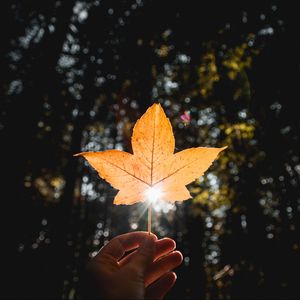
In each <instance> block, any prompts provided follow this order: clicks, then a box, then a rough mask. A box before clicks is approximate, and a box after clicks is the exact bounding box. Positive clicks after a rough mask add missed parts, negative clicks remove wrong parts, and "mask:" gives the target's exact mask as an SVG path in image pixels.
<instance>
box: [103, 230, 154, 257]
mask: <svg viewBox="0 0 300 300" xmlns="http://www.w3.org/2000/svg"><path fill="white" fill-rule="evenodd" d="M151 235H152V236H154V237H155V239H157V237H156V235H154V234H153V233H151ZM148 237H149V233H148V232H146V231H134V232H128V233H124V234H121V235H118V236H116V237H114V238H113V239H112V240H111V241H110V242H108V244H106V245H105V246H104V247H102V248H101V249H100V251H99V253H98V255H102V254H107V255H110V256H112V257H114V258H115V259H116V260H119V259H120V258H122V256H123V255H124V254H125V252H126V251H130V250H133V249H135V248H137V247H139V246H140V245H141V244H142V243H143V241H144V240H145V239H146V238H148ZM98 255H97V256H98Z"/></svg>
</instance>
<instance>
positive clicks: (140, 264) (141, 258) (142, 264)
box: [129, 234, 157, 274]
mask: <svg viewBox="0 0 300 300" xmlns="http://www.w3.org/2000/svg"><path fill="white" fill-rule="evenodd" d="M156 239H157V237H156V236H155V235H153V234H151V235H149V236H147V237H146V238H145V240H144V242H143V244H142V245H141V246H140V247H139V248H138V249H137V253H136V255H134V257H133V258H132V259H131V261H130V263H129V264H130V265H131V267H134V268H135V269H137V270H138V271H139V272H141V273H142V274H144V273H145V270H146V268H147V267H148V266H149V265H150V264H151V263H152V262H153V258H154V252H155V240H156Z"/></svg>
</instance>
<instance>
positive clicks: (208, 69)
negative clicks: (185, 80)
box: [197, 52, 220, 98]
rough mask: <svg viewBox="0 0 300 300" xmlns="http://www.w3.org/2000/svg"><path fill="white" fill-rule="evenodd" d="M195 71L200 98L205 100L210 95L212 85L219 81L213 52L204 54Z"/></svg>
mask: <svg viewBox="0 0 300 300" xmlns="http://www.w3.org/2000/svg"><path fill="white" fill-rule="evenodd" d="M197 71H198V77H199V80H198V83H199V87H200V94H201V96H202V97H204V98H206V97H208V96H209V95H210V94H211V92H212V90H213V87H214V83H215V82H217V81H219V79H220V76H219V74H218V68H217V64H216V56H215V54H214V53H213V52H209V53H206V54H205V55H204V56H203V57H202V60H201V64H200V66H199V67H198V69H197Z"/></svg>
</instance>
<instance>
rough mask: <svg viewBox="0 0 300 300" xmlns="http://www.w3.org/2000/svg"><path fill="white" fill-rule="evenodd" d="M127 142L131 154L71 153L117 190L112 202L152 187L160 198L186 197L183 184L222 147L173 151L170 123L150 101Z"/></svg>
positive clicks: (138, 198) (143, 195)
mask: <svg viewBox="0 0 300 300" xmlns="http://www.w3.org/2000/svg"><path fill="white" fill-rule="evenodd" d="M131 144H132V149H133V154H131V153H128V152H124V151H120V150H107V151H102V152H82V153H78V154H75V156H78V155H82V156H83V157H84V158H85V159H87V160H88V162H89V163H90V164H91V166H92V167H93V168H94V169H96V170H97V172H98V174H99V176H100V177H102V178H104V179H105V180H106V181H107V182H109V183H110V184H111V185H112V186H113V187H114V188H116V189H118V190H119V192H118V193H117V195H116V196H115V199H114V204H134V203H136V202H142V201H145V200H147V199H148V197H149V196H148V195H147V191H149V189H153V188H155V190H157V191H159V199H160V200H166V201H170V202H174V201H183V200H187V199H189V198H191V195H190V193H189V191H188V189H187V188H186V185H187V184H189V183H191V182H193V181H194V180H195V179H196V178H198V177H200V176H202V175H203V174H204V172H205V171H206V170H207V169H208V167H209V166H210V165H211V164H212V162H213V161H214V160H215V159H216V158H217V156H218V154H219V153H220V152H221V151H222V150H224V149H225V148H226V147H223V148H208V147H197V148H189V149H186V150H183V151H180V152H177V153H175V154H174V148H175V140H174V136H173V131H172V126H171V123H170V121H169V119H168V118H167V117H166V115H165V113H164V110H163V109H162V107H161V105H160V104H153V105H152V106H151V107H150V108H148V110H147V111H146V112H145V114H144V115H143V116H142V117H141V118H140V119H139V120H138V121H137V122H136V124H135V126H134V128H133V134H132V137H131Z"/></svg>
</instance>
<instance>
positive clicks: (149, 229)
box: [148, 203, 151, 235]
mask: <svg viewBox="0 0 300 300" xmlns="http://www.w3.org/2000/svg"><path fill="white" fill-rule="evenodd" d="M150 233H151V203H150V205H149V206H148V234H149V235H150Z"/></svg>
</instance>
